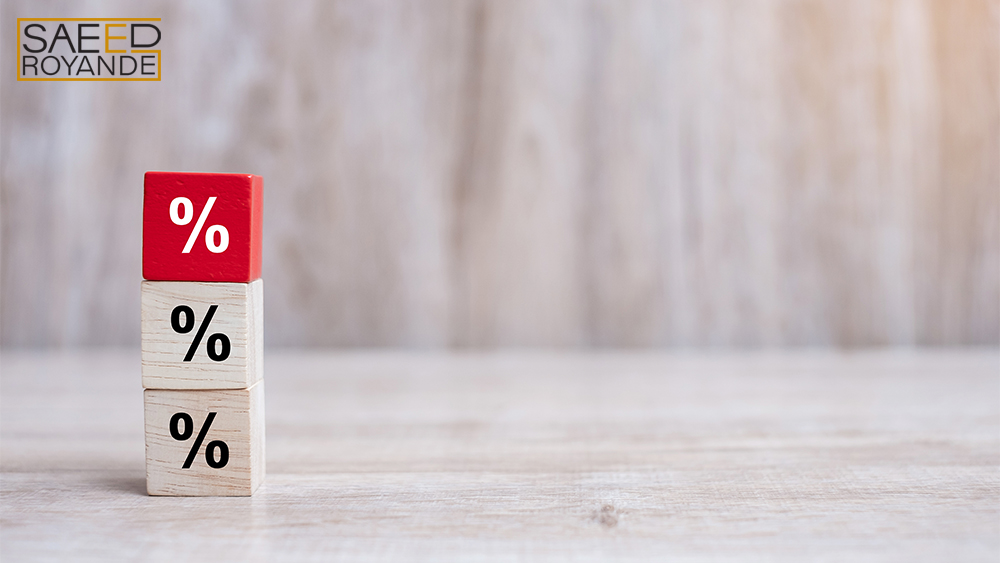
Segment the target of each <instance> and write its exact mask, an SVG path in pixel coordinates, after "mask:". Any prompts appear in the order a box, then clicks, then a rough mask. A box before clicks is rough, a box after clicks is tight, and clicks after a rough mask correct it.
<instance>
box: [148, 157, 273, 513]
mask: <svg viewBox="0 0 1000 563" xmlns="http://www.w3.org/2000/svg"><path fill="white" fill-rule="evenodd" d="M262 192H263V180H262V179H261V177H259V176H254V175H248V174H196V173H177V172H147V173H146V177H145V189H144V199H143V227H142V234H143V239H142V276H143V278H145V280H144V281H143V282H142V386H143V388H144V391H143V397H144V402H145V419H146V488H147V491H148V492H149V494H150V495H176V496H247V495H251V494H253V492H254V491H255V490H256V489H257V487H258V486H260V484H261V483H262V482H263V480H264V381H263V340H264V339H263V335H264V327H263V317H264V291H263V290H264V288H263V281H262V280H261V279H260V269H261V234H262V224H263V223H262V218H263V204H262V196H263V194H262Z"/></svg>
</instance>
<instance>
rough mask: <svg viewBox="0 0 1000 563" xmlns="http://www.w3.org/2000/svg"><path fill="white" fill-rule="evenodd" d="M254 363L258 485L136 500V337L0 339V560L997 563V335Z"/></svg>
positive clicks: (299, 356)
mask: <svg viewBox="0 0 1000 563" xmlns="http://www.w3.org/2000/svg"><path fill="white" fill-rule="evenodd" d="M265 365H266V368H265V370H266V371H265V374H266V375H265V380H266V382H267V389H266V392H267V394H266V404H267V409H266V412H267V464H268V465H267V469H268V475H267V480H266V482H265V484H264V486H263V487H262V488H261V489H260V490H259V491H258V493H257V494H256V495H255V496H253V497H252V498H162V497H161V498H153V497H148V496H146V494H145V482H144V469H143V459H144V458H143V434H142V432H143V424H142V395H141V393H142V391H141V389H140V378H139V358H138V353H137V352H134V351H128V352H120V351H103V352H83V353H60V354H51V353H23V352H17V353H14V352H8V351H5V352H3V353H2V356H0V369H2V378H0V470H2V475H0V495H2V496H0V501H2V505H0V507H2V508H0V512H2V522H0V557H2V559H3V561H4V562H7V561H11V562H14V561H33V560H51V561H68V560H83V561H86V560H92V561H113V560H126V561H183V560H199V561H258V560H259V561H337V560H343V561H369V560H407V561H419V560H422V561H473V560H482V561H511V560H559V561H569V560H574V561H587V560H615V561H627V560H649V559H656V560H667V559H670V560H675V561H687V560H693V561H701V560H706V561H708V560H748V561H756V560H759V561H803V560H812V561H814V560H830V561H907V562H909V561H990V562H996V561H997V560H998V558H1000V354H998V353H997V351H996V350H995V349H994V350H980V351H975V350H973V351H940V352H863V353H854V354H837V353H828V352H798V353H790V354H780V353H762V354H735V355H734V354H694V353H688V354H647V353H634V354H631V353H602V354H555V353H552V354H549V353H500V354H460V355H453V354H434V353H401V352H386V353H383V352H368V353H317V352H276V351H271V350H269V351H268V353H267V355H266V357H265Z"/></svg>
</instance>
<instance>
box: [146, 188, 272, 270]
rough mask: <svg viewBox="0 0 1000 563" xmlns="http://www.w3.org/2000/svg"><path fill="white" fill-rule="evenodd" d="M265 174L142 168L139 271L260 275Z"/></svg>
mask: <svg viewBox="0 0 1000 563" xmlns="http://www.w3.org/2000/svg"><path fill="white" fill-rule="evenodd" d="M263 189H264V180H263V178H261V177H260V176H255V175H253V174H200V173H193V172H146V181H145V192H144V196H143V202H142V277H143V278H145V279H147V280H161V281H207V282H251V281H253V280H255V279H257V278H259V277H260V258H261V234H262V230H263V210H264V207H263V201H262V200H263Z"/></svg>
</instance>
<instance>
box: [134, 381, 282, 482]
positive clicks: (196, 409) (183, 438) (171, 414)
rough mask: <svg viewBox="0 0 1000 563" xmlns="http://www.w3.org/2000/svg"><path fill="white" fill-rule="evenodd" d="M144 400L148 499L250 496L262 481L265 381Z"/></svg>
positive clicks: (160, 392) (147, 395) (155, 393)
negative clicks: (244, 386) (153, 496)
mask: <svg viewBox="0 0 1000 563" xmlns="http://www.w3.org/2000/svg"><path fill="white" fill-rule="evenodd" d="M143 397H144V399H145V405H146V489H147V491H148V492H149V494H150V495H167V496H249V495H251V494H253V492H254V491H255V490H257V487H258V486H260V484H261V483H262V482H263V481H264V383H263V382H260V383H257V384H256V385H254V386H253V387H251V388H249V389H225V390H214V391H174V390H166V389H146V390H145V391H143Z"/></svg>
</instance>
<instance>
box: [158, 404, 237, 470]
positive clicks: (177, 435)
mask: <svg viewBox="0 0 1000 563" xmlns="http://www.w3.org/2000/svg"><path fill="white" fill-rule="evenodd" d="M216 414H218V413H214V412H210V413H208V418H206V419H205V424H202V425H201V430H199V431H198V437H197V438H195V439H194V445H193V446H191V451H189V452H188V455H187V459H185V460H184V465H183V466H181V468H182V469H189V468H190V467H191V463H192V462H194V458H195V456H196V455H198V450H200V449H201V444H202V443H203V442H204V441H205V436H206V435H208V429H209V428H211V427H212V422H213V421H214V420H215V415H216ZM181 422H184V430H183V431H181V429H180V423H181ZM191 434H194V421H193V420H191V415H189V414H188V413H186V412H179V413H177V414H175V415H174V416H172V417H170V436H171V437H173V439H174V440H177V441H178V442H184V441H186V440H187V439H188V438H190V437H191ZM215 452H218V453H217V454H216V453H215ZM216 455H218V459H216ZM205 463H207V464H208V466H209V467H211V468H212V469H222V468H223V467H225V466H226V464H227V463H229V446H228V445H227V444H226V443H225V442H223V441H222V440H213V441H211V442H209V443H208V445H207V446H205Z"/></svg>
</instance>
